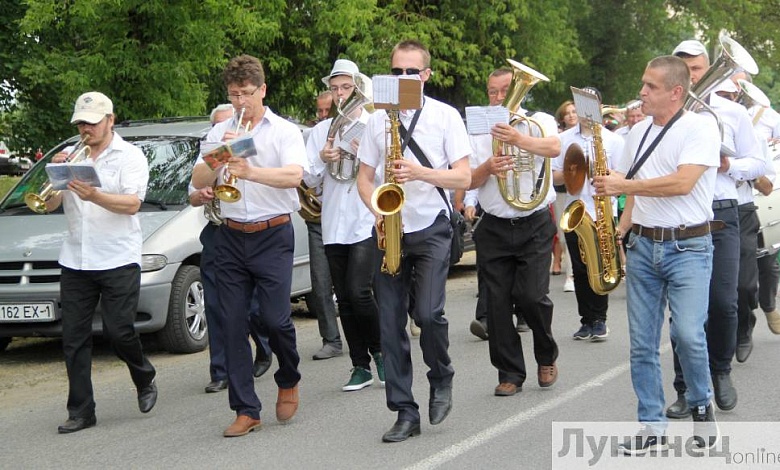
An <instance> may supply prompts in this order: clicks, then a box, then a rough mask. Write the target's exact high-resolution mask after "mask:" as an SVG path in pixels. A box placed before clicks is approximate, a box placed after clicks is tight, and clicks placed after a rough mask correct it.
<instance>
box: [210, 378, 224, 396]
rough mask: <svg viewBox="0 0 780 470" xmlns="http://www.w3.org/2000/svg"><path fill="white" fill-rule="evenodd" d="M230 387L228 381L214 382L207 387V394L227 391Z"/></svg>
mask: <svg viewBox="0 0 780 470" xmlns="http://www.w3.org/2000/svg"><path fill="white" fill-rule="evenodd" d="M227 387H228V381H227V379H225V380H212V381H211V382H209V384H208V385H206V393H216V392H221V391H222V390H225V389H226V388H227Z"/></svg>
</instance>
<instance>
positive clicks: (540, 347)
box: [470, 68, 561, 397]
mask: <svg viewBox="0 0 780 470" xmlns="http://www.w3.org/2000/svg"><path fill="white" fill-rule="evenodd" d="M512 80H513V72H512V70H509V69H504V68H501V69H497V70H495V71H493V72H492V73H491V74H490V76H489V77H488V82H487V90H488V96H489V98H490V102H491V103H494V102H495V103H502V102H506V96H507V92H508V90H509V89H510V87H511V85H512ZM516 112H517V114H518V115H521V116H523V117H526V116H528V113H527V112H526V111H525V110H524V109H522V108H519V103H518V109H517V110H516ZM533 118H534V119H535V120H536V121H537V122H538V123H539V124H540V126H539V127H534V128H533V129H529V128H530V127H531V126H529V125H528V123H527V121H523V122H518V123H517V124H516V125H515V126H516V127H513V126H510V125H509V124H504V123H500V124H496V125H495V126H493V128H492V129H491V131H490V134H484V135H477V136H472V142H473V145H474V153H473V154H472V156H471V158H470V164H471V168H472V176H471V187H470V189H477V188H478V189H479V192H478V196H477V197H478V200H479V203H480V205H481V206H482V209H483V211H484V213H483V215H482V218H481V222H480V224H479V226H478V228H477V229H476V230H475V231H474V242H475V243H476V248H477V264H478V266H479V272H480V274H481V276H482V283H483V284H484V286H485V292H486V294H487V327H488V328H487V329H488V344H489V351H490V362H491V363H492V364H493V366H494V367H495V368H496V369H498V385H497V386H496V387H495V389H494V392H493V393H494V395H495V396H500V397H506V396H512V395H515V394H516V393H518V392H519V391H520V390H522V386H523V383H524V382H525V380H526V368H525V358H524V356H523V349H522V344H521V340H520V336H519V335H518V334H517V333H516V331H515V326H514V323H513V320H512V314H513V308H512V306H513V303H517V304H519V305H521V306H522V310H523V318H525V321H526V323H527V324H528V326H529V327H530V328H531V331H533V337H534V356H535V359H536V362H537V364H538V366H537V379H538V383H539V385H540V386H541V387H549V386H551V385H553V384H554V383H555V381H556V380H557V377H558V368H557V366H556V364H555V361H556V359H557V357H558V345H557V344H556V342H555V339H554V338H553V334H552V314H553V303H552V300H551V299H550V297H549V296H548V295H547V294H548V293H549V284H550V259H551V257H552V244H553V236H554V235H555V233H556V228H555V223H554V222H553V218H552V216H551V213H550V209H549V207H548V206H549V205H550V204H552V203H553V202H554V201H555V191H554V190H553V188H552V185H551V184H550V185H548V186H547V190H546V192H545V193H544V194H540V196H539V197H540V200H539V201H538V205H537V206H536V207H533V208H529V209H526V210H520V209H517V208H515V207H513V206H511V205H510V204H509V203H507V201H506V200H505V198H504V197H503V195H502V193H501V191H500V189H499V183H498V181H497V180H498V178H504V177H505V175H506V172H507V171H508V170H510V169H512V168H513V165H514V162H513V157H511V156H508V155H503V154H502V153H501V149H500V148H499V150H498V151H496V152H495V153H494V151H493V145H492V144H493V141H494V140H497V141H499V142H501V143H507V144H510V145H512V146H516V147H519V148H521V149H523V150H527V151H529V152H531V153H532V154H534V155H538V157H537V156H534V157H533V160H534V166H535V169H534V175H533V176H534V180H535V181H536V179H535V178H536V176H537V175H538V174H539V173H540V169H541V168H542V167H543V162H544V159H545V158H552V157H555V156H557V155H558V154H559V153H560V148H561V141H560V139H559V138H558V126H557V123H556V122H555V118H553V117H552V116H550V115H549V114H546V113H533ZM542 130H543V132H544V133H545V134H546V136H544V137H542ZM521 131H522V132H521ZM520 190H521V191H529V190H530V188H528V187H521V188H520ZM513 293H514V294H515V297H514V300H513Z"/></svg>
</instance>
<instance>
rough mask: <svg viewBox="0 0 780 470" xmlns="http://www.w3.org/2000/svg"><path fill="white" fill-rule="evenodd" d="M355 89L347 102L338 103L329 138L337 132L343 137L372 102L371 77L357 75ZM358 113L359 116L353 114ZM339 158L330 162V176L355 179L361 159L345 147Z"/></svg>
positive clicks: (336, 178)
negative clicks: (361, 110)
mask: <svg viewBox="0 0 780 470" xmlns="http://www.w3.org/2000/svg"><path fill="white" fill-rule="evenodd" d="M354 80H355V91H354V92H353V93H352V95H350V97H349V98H347V99H346V100H345V102H344V103H343V104H342V103H338V104H337V105H336V117H335V118H333V120H332V121H331V122H330V128H328V139H333V138H335V137H336V134H337V133H338V134H339V137H341V136H342V135H343V134H344V131H345V130H346V129H348V128H349V127H350V126H352V125H353V124H354V123H355V121H356V120H357V118H358V117H359V116H360V115H359V114H358V113H359V111H360V109H363V108H366V107H367V106H368V105H370V104H372V101H371V79H370V78H368V77H362V76H360V75H355V77H354ZM354 114H357V116H353V115H354ZM339 150H340V152H339V160H338V161H337V162H329V163H328V173H329V174H330V176H331V177H332V178H333V179H334V180H336V181H340V182H348V181H353V180H354V179H355V177H356V176H357V172H358V169H359V168H360V161H359V160H358V159H357V156H356V155H355V154H353V153H351V152H348V151H346V150H344V149H339Z"/></svg>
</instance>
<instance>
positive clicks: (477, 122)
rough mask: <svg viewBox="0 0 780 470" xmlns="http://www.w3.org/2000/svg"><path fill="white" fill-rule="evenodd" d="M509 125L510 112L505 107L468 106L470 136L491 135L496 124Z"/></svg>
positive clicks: (467, 119) (467, 126) (467, 128)
mask: <svg viewBox="0 0 780 470" xmlns="http://www.w3.org/2000/svg"><path fill="white" fill-rule="evenodd" d="M499 123H502V124H509V110H508V109H506V108H505V107H503V106H466V130H468V133H469V135H480V134H489V133H490V129H491V128H492V127H493V126H495V125H496V124H499Z"/></svg>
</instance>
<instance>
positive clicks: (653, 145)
mask: <svg viewBox="0 0 780 470" xmlns="http://www.w3.org/2000/svg"><path fill="white" fill-rule="evenodd" d="M683 112H685V109H684V108H680V109H679V111H677V114H675V115H674V116H672V119H670V120H669V122H667V123H666V125H665V126H664V128H663V129H661V133H660V134H658V136H657V137H656V138H655V139H653V142H652V143H651V144H650V146H649V147H647V150H645V153H643V154H642V157H641V158H639V159H638V160H637V157H639V152H640V150H642V146H643V145H645V139H647V135H648V134H649V133H650V129H652V128H653V125H652V124H650V126H649V127H648V128H647V130H646V131H645V135H643V136H642V140H641V141H640V142H639V147H638V148H637V149H636V155H635V156H634V164H633V165H631V169H630V170H628V173H626V179H627V180H630V179H631V178H633V177H634V176H635V175H636V172H637V171H639V169H640V168H642V165H644V164H645V161H647V159H648V158H649V157H650V154H651V153H653V150H655V148H656V147H657V146H658V144H660V143H661V139H662V138H663V137H664V134H666V131H668V130H669V129H670V128H671V127H672V126H673V125H674V123H675V122H677V120H678V119H680V117H681V116H682V115H683Z"/></svg>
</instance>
